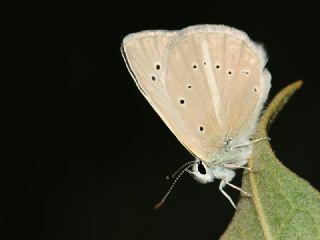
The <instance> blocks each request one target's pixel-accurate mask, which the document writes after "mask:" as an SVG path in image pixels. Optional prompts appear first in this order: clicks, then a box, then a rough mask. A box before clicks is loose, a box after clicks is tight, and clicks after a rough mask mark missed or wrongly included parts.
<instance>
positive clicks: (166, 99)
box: [121, 25, 271, 207]
mask: <svg viewBox="0 0 320 240" xmlns="http://www.w3.org/2000/svg"><path fill="white" fill-rule="evenodd" d="M121 49H122V55H123V57H124V59H125V62H126V65H127V67H128V69H129V71H130V73H131V75H132V77H133V79H134V80H135V83H136V84H137V86H138V88H139V90H140V91H141V92H142V94H143V95H144V96H145V98H146V99H147V100H148V102H149V103H150V104H151V106H152V107H153V108H154V110H155V111H156V112H157V113H158V114H159V116H160V117H161V118H162V120H163V121H164V122H165V124H166V125H167V126H168V128H169V129H170V130H171V131H172V132H173V133H174V135H175V136H176V137H177V138H178V140H179V141H180V142H181V143H182V144H183V145H184V146H185V147H186V148H187V149H188V150H189V151H190V152H191V153H192V154H193V155H194V156H195V158H196V159H195V161H191V162H188V163H187V164H185V165H184V166H183V167H184V168H183V170H182V171H181V172H180V174H179V175H178V176H177V177H176V179H175V181H174V182H173V184H172V186H171V188H170V189H169V191H168V192H167V194H166V195H165V196H164V198H163V199H162V200H161V201H160V203H159V204H158V205H156V207H159V206H160V205H161V204H162V203H163V202H164V200H165V199H166V198H167V196H168V194H169V193H170V191H171V189H172V187H173V186H174V184H175V183H176V181H177V180H178V179H179V177H180V176H181V175H182V173H183V172H188V173H190V174H192V175H193V176H194V177H195V179H196V180H198V181H199V182H201V183H208V182H212V181H213V180H214V179H215V178H217V179H220V180H221V182H220V185H219V189H220V191H221V192H222V193H223V194H224V196H226V197H227V199H228V200H229V201H230V202H231V204H232V206H234V207H236V206H235V204H234V202H233V201H232V199H231V198H230V196H229V195H228V194H227V193H226V192H225V191H224V190H223V188H224V187H225V186H226V185H229V186H231V187H233V188H235V189H237V190H239V191H241V192H243V193H244V194H246V195H249V194H248V193H246V192H245V191H243V190H242V189H241V188H239V187H237V186H235V185H233V184H231V183H230V181H231V180H232V179H233V178H234V176H235V172H234V170H235V169H238V168H245V169H249V168H247V167H245V165H246V163H247V159H248V157H249V156H250V155H251V152H252V144H253V143H255V142H258V141H260V140H262V139H266V137H263V138H259V139H255V140H252V139H251V138H250V137H251V136H252V134H253V132H254V130H255V128H256V124H257V121H258V119H259V116H260V113H261V110H262V108H263V104H264V102H265V100H266V98H267V95H268V92H269V89H270V86H271V84H270V80H271V75H270V73H269V72H268V70H267V69H266V68H265V65H266V62H267V57H266V54H265V51H264V49H263V48H262V47H261V46H260V45H258V44H256V43H254V42H252V41H251V40H250V39H249V37H248V36H247V34H246V33H244V32H242V31H239V30H237V29H235V28H232V27H227V26H223V25H197V26H190V27H187V28H184V29H182V30H180V31H160V30H159V31H142V32H138V33H134V34H129V35H128V36H126V37H125V38H124V39H123V44H122V48H121ZM189 168H191V170H190V169H189ZM249 170H250V169H249Z"/></svg>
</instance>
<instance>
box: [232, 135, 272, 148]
mask: <svg viewBox="0 0 320 240" xmlns="http://www.w3.org/2000/svg"><path fill="white" fill-rule="evenodd" d="M263 140H268V141H269V140H270V138H269V137H266V136H265V137H261V138H257V139H255V140H252V141H249V142H246V143H243V144H240V145H236V146H233V147H232V148H233V149H234V148H241V147H246V146H250V145H252V144H255V143H257V142H260V141H263Z"/></svg>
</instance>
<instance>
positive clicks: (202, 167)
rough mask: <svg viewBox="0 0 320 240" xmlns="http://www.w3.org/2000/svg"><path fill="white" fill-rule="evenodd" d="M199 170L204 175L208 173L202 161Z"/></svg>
mask: <svg viewBox="0 0 320 240" xmlns="http://www.w3.org/2000/svg"><path fill="white" fill-rule="evenodd" d="M198 171H199V173H201V174H202V175H206V173H207V171H206V168H205V167H204V166H203V164H202V162H199V163H198Z"/></svg>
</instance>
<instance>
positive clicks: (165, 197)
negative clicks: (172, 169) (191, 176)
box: [153, 162, 191, 210]
mask: <svg viewBox="0 0 320 240" xmlns="http://www.w3.org/2000/svg"><path fill="white" fill-rule="evenodd" d="M190 164H191V162H189V164H188V165H187V166H186V167H185V168H184V169H183V170H182V171H181V172H180V173H179V175H178V176H177V177H176V178H175V179H174V181H173V183H172V184H171V186H170V188H169V190H168V192H167V193H166V194H165V195H164V197H163V198H162V199H161V201H160V202H158V203H157V204H156V205H154V207H153V209H154V210H156V209H158V208H159V207H161V206H162V204H163V203H164V201H165V200H166V199H167V197H168V196H169V194H170V192H171V191H172V189H173V188H174V186H175V185H176V183H177V182H178V180H179V178H180V177H181V176H182V174H183V173H184V172H186V171H187V170H188V168H189V167H190V166H189V165H190ZM184 165H186V164H184Z"/></svg>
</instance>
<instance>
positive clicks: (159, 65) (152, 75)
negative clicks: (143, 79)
mask: <svg viewBox="0 0 320 240" xmlns="http://www.w3.org/2000/svg"><path fill="white" fill-rule="evenodd" d="M154 70H155V71H156V72H159V71H160V70H161V63H159V62H156V63H155V64H154ZM150 79H151V80H152V81H153V82H154V81H156V80H157V76H156V75H155V74H154V73H153V74H151V75H150Z"/></svg>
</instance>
